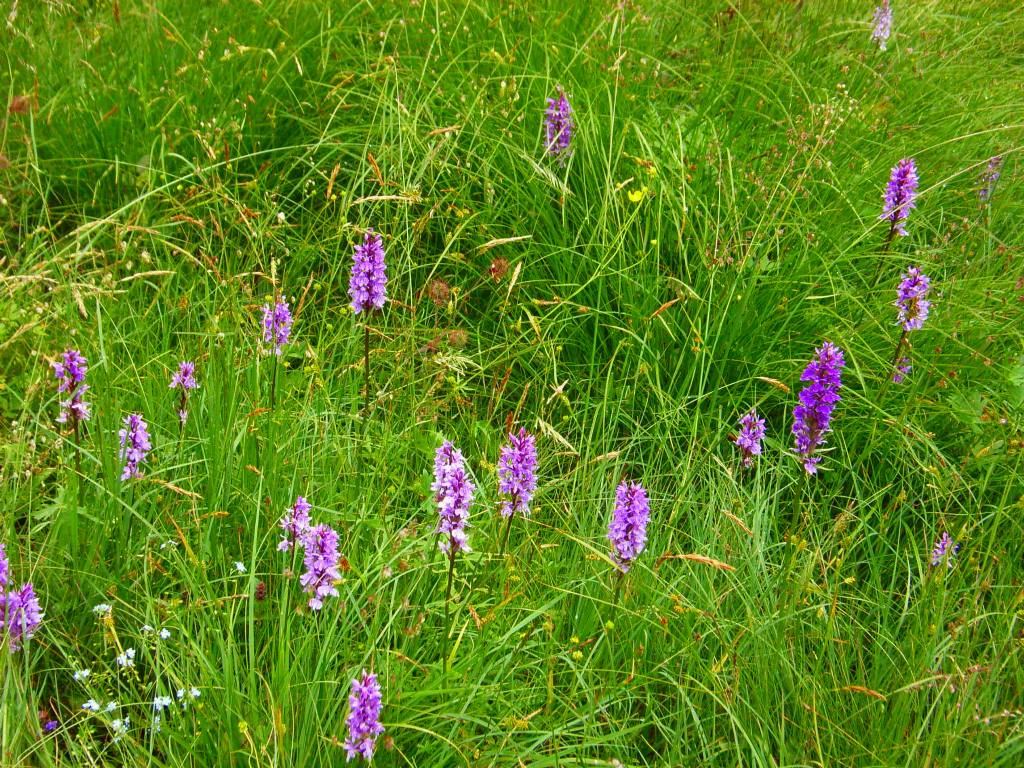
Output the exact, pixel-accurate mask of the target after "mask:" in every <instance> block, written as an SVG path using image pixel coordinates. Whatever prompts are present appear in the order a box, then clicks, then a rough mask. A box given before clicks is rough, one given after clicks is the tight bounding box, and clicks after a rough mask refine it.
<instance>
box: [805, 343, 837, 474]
mask: <svg viewBox="0 0 1024 768" xmlns="http://www.w3.org/2000/svg"><path fill="white" fill-rule="evenodd" d="M845 364H846V361H845V360H844V359H843V351H842V350H841V349H839V347H837V346H835V345H834V344H832V343H830V342H827V341H826V342H825V343H824V344H822V345H821V347H820V348H819V349H816V350H814V358H813V359H812V360H811V362H810V364H809V365H808V366H807V368H806V369H805V370H804V372H803V375H802V376H801V377H800V381H806V382H808V386H806V387H804V388H803V389H802V390H801V391H800V395H799V399H800V404H799V405H797V406H796V408H794V409H793V436H794V438H795V440H796V447H795V448H794V450H795V451H796V453H797V454H798V455H799V456H801V457H802V458H803V465H804V469H805V470H806V471H807V473H808V474H811V475H813V474H815V473H816V472H817V471H818V464H819V463H820V462H821V457H820V456H817V455H816V452H817V450H818V449H819V448H821V446H823V445H824V444H825V435H826V434H828V432H829V431H830V429H831V426H830V425H831V422H832V411H833V410H834V409H835V407H836V403H838V402H839V400H840V399H841V398H840V396H839V389H840V387H842V370H843V366H844V365H845Z"/></svg>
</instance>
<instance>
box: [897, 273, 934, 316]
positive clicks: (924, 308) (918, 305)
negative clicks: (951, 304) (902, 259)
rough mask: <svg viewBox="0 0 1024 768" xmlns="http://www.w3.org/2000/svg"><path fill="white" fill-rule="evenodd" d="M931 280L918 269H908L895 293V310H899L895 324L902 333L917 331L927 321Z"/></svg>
mask: <svg viewBox="0 0 1024 768" xmlns="http://www.w3.org/2000/svg"><path fill="white" fill-rule="evenodd" d="M930 288H931V279H930V278H929V277H928V275H926V274H924V273H923V272H922V271H921V270H920V268H919V267H910V268H909V269H907V272H906V274H904V275H903V280H902V281H901V282H900V285H899V288H898V289H897V291H896V308H897V309H898V310H899V312H898V318H897V322H899V323H900V325H902V326H903V330H904V331H919V330H921V328H922V327H923V326H924V321H925V320H927V319H928V310H929V309H930V308H931V302H930V301H928V291H929V289H930Z"/></svg>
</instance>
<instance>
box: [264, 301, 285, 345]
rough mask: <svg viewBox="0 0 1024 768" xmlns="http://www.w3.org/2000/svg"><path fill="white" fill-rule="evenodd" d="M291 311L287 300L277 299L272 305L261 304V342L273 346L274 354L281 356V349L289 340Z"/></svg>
mask: <svg viewBox="0 0 1024 768" xmlns="http://www.w3.org/2000/svg"><path fill="white" fill-rule="evenodd" d="M291 334H292V312H291V310H290V309H289V308H288V302H287V301H286V300H284V299H278V300H277V301H275V302H274V305H273V306H271V305H270V304H264V305H263V343H264V344H267V345H269V346H270V347H272V348H273V351H274V354H275V355H277V356H278V357H280V356H281V349H282V348H283V347H284V345H285V344H287V343H288V342H289V341H290V340H291Z"/></svg>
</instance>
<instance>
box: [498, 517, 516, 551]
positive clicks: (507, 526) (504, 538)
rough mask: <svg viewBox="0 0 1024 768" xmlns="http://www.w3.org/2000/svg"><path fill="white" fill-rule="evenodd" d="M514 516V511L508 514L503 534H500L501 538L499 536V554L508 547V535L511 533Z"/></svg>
mask: <svg viewBox="0 0 1024 768" xmlns="http://www.w3.org/2000/svg"><path fill="white" fill-rule="evenodd" d="M514 509H515V507H513V510H514ZM515 516H516V515H515V512H514V511H513V512H512V514H510V515H509V516H508V522H507V523H506V524H505V535H504V536H502V538H501V554H502V556H504V554H505V550H506V549H507V548H508V539H509V535H510V534H511V533H512V518H514V517H515Z"/></svg>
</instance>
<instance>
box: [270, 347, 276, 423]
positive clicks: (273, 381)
mask: <svg viewBox="0 0 1024 768" xmlns="http://www.w3.org/2000/svg"><path fill="white" fill-rule="evenodd" d="M276 398H277V355H274V370H273V371H272V372H271V374H270V410H274V404H275V401H276Z"/></svg>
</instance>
